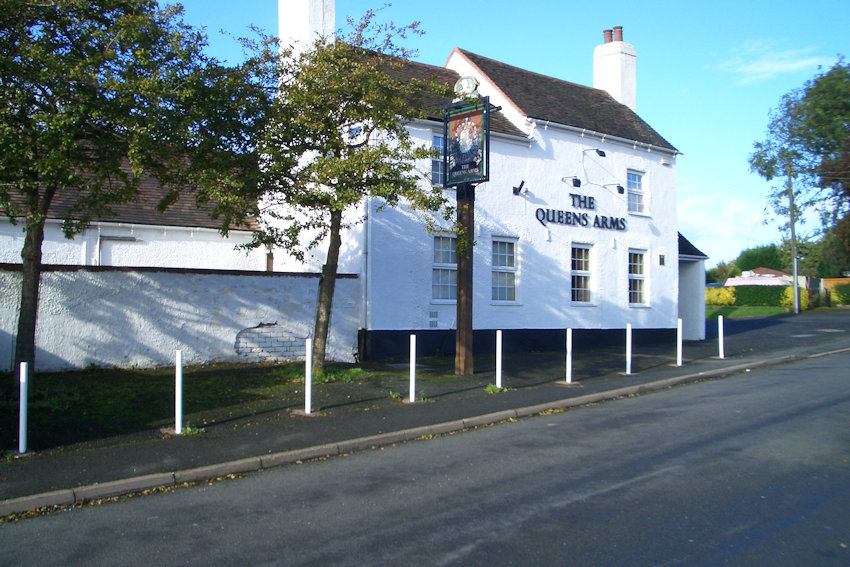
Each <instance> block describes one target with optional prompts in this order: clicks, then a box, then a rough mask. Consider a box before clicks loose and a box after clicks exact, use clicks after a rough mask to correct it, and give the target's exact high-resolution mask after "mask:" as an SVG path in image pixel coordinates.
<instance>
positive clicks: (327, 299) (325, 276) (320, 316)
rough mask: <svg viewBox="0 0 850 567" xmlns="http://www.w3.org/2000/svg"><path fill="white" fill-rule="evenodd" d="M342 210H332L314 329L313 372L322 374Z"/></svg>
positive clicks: (340, 242)
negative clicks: (326, 254)
mask: <svg viewBox="0 0 850 567" xmlns="http://www.w3.org/2000/svg"><path fill="white" fill-rule="evenodd" d="M341 226H342V211H331V229H330V242H329V244H328V258H327V261H326V262H325V265H324V266H323V267H322V277H321V278H320V279H319V300H318V303H317V305H316V326H315V329H314V331H313V359H312V364H313V374H314V375H315V376H321V375H322V373H323V372H324V369H325V351H326V350H327V345H328V329H329V328H330V323H331V306H332V304H333V299H334V288H335V286H336V273H337V269H338V268H339V249H340V247H341V246H342V239H341V238H340V230H341Z"/></svg>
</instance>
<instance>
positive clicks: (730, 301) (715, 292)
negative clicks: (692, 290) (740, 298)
mask: <svg viewBox="0 0 850 567" xmlns="http://www.w3.org/2000/svg"><path fill="white" fill-rule="evenodd" d="M705 303H706V305H734V304H735V288H734V287H707V288H705Z"/></svg>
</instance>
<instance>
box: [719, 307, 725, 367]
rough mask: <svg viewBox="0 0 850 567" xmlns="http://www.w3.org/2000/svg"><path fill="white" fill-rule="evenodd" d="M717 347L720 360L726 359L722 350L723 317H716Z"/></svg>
mask: <svg viewBox="0 0 850 567" xmlns="http://www.w3.org/2000/svg"><path fill="white" fill-rule="evenodd" d="M717 345H718V348H719V349H720V352H719V353H718V354H719V355H720V358H726V353H725V352H724V349H723V315H719V316H718V317H717Z"/></svg>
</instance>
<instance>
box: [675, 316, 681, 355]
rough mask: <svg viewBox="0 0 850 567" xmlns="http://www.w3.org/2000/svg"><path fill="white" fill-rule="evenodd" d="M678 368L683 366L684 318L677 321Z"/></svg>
mask: <svg viewBox="0 0 850 567" xmlns="http://www.w3.org/2000/svg"><path fill="white" fill-rule="evenodd" d="M676 366H682V318H681V317H679V319H678V320H676Z"/></svg>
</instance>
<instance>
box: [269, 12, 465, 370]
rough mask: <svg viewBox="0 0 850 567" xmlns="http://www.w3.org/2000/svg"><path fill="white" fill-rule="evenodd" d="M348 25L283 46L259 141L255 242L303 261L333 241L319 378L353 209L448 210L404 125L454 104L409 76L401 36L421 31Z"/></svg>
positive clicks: (316, 344)
mask: <svg viewBox="0 0 850 567" xmlns="http://www.w3.org/2000/svg"><path fill="white" fill-rule="evenodd" d="M348 24H349V26H350V28H351V30H350V31H349V32H348V33H346V34H342V32H340V34H339V35H338V36H337V37H336V39H335V40H334V39H332V38H320V39H318V40H317V41H316V42H315V43H313V44H312V45H310V46H300V47H301V48H302V50H301V51H295V50H293V49H292V48H291V47H288V48H286V49H284V52H283V54H282V57H281V59H280V67H281V68H280V77H281V82H280V92H279V95H278V97H277V99H276V100H275V104H274V108H273V109H272V112H271V119H270V121H269V127H268V129H267V130H266V131H265V132H264V133H263V135H262V137H261V138H260V144H261V146H262V152H263V155H264V163H265V167H264V169H263V172H262V177H261V180H260V184H259V185H258V191H259V195H258V196H259V199H260V202H261V203H263V213H264V217H263V218H264V228H265V231H264V233H262V234H260V235H258V237H257V239H256V240H255V243H254V244H255V245H262V244H269V243H274V244H276V245H278V246H282V247H284V248H285V249H286V250H287V251H289V253H290V254H292V255H293V256H294V257H296V258H298V259H303V258H304V255H305V253H306V252H307V251H309V250H312V249H314V248H316V247H318V246H320V245H322V244H323V243H326V245H327V249H326V256H325V257H326V260H325V263H324V265H323V268H322V275H321V279H320V282H319V296H318V305H317V310H316V321H315V329H314V334H313V357H312V365H313V369H314V371H315V372H316V373H317V374H321V373H322V371H323V368H324V363H325V353H326V345H327V336H328V329H329V324H330V317H331V305H332V301H333V294H334V285H335V280H336V275H337V272H338V267H339V252H340V247H341V243H342V235H343V231H344V229H345V228H346V226H348V223H349V222H356V220H354V217H355V216H356V215H350V214H349V213H352V212H353V211H355V210H356V209H357V207H358V206H360V205H361V203H362V202H363V201H364V200H365V199H366V198H367V197H371V198H375V199H379V200H380V201H381V202H382V203H383V206H389V207H394V206H397V205H400V204H403V205H404V206H406V207H409V208H410V209H414V210H420V211H425V212H426V213H427V212H435V211H439V210H441V209H442V210H443V211H444V213H445V214H447V215H448V214H450V209H448V208H445V206H446V199H445V197H444V195H443V192H442V191H441V189H440V188H439V187H434V186H432V185H431V183H430V182H429V181H428V179H427V176H423V175H422V174H421V173H419V172H417V171H416V163H417V161H419V162H420V163H421V162H422V160H424V159H427V158H430V157H432V150H431V149H429V148H425V147H422V146H417V145H415V144H414V142H413V141H412V139H411V136H410V134H409V131H408V129H407V126H408V124H409V122H410V121H412V120H414V119H417V118H426V117H427V109H428V105H427V104H426V101H427V100H432V101H433V100H435V95H437V98H438V99H439V100H440V102H443V101H444V100H446V99H449V98H450V90H449V87H448V86H446V85H438V84H431V83H428V82H426V81H423V80H419V79H417V78H415V77H411V76H409V75H408V74H407V73H405V69H406V66H407V65H409V64H410V63H409V61H408V59H409V57H410V55H411V53H410V52H408V51H407V50H406V49H404V48H402V47H400V46H398V45H397V44H396V41H397V40H396V38H404V37H405V36H406V34H408V33H418V24H416V23H414V24H411V25H409V26H405V27H396V26H394V25H393V24H386V25H380V24H377V23H376V22H375V13H374V12H372V11H369V12H367V13H366V15H365V16H364V17H363V18H362V19H361V20H359V21H357V22H355V21H353V20H349V21H348ZM428 214H430V213H428ZM347 215H348V216H347Z"/></svg>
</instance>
